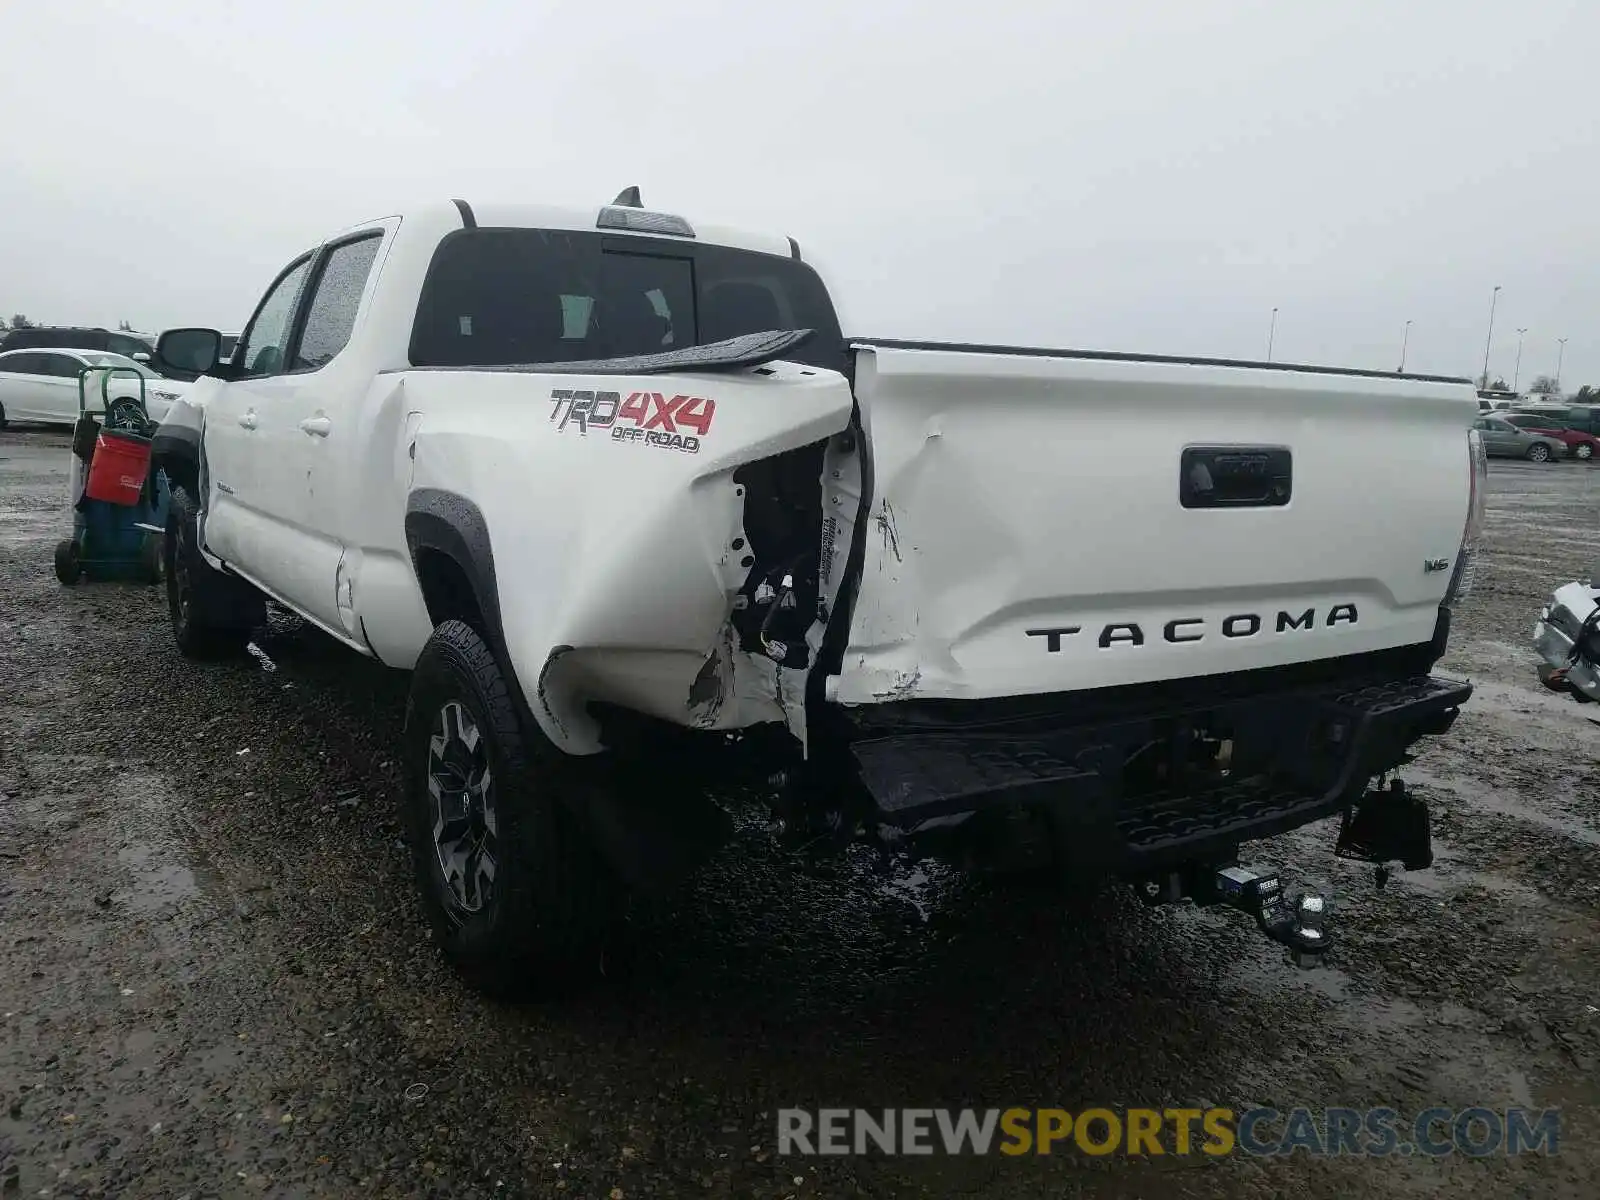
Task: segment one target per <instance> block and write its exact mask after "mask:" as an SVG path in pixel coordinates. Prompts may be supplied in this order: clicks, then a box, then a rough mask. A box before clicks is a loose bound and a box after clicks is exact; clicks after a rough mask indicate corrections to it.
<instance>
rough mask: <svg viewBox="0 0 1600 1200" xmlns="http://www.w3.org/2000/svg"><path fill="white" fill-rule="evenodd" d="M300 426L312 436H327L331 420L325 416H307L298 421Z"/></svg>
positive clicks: (331, 423)
mask: <svg viewBox="0 0 1600 1200" xmlns="http://www.w3.org/2000/svg"><path fill="white" fill-rule="evenodd" d="M300 428H301V429H303V430H305V431H306V432H307V433H309V434H311V435H312V436H313V437H327V436H328V431H329V430H330V429H332V428H333V422H332V421H330V420H328V418H327V417H307V418H306V419H305V420H304V421H301V422H300Z"/></svg>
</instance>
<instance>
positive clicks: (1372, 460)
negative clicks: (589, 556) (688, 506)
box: [829, 344, 1477, 704]
mask: <svg viewBox="0 0 1600 1200" xmlns="http://www.w3.org/2000/svg"><path fill="white" fill-rule="evenodd" d="M855 392H856V398H857V402H858V404H859V406H860V411H861V421H862V425H863V427H864V429H865V431H866V435H867V440H868V445H869V447H870V452H871V474H872V478H871V481H870V496H871V510H870V517H869V519H868V521H867V523H866V525H865V527H864V529H862V530H860V531H859V533H860V535H861V536H863V537H864V543H865V545H864V549H865V556H864V559H863V562H862V573H861V579H860V585H859V591H858V593H857V597H856V602H855V605H854V612H853V614H852V621H851V626H850V636H849V645H848V649H847V651H846V653H845V654H844V657H843V660H842V663H841V669H840V673H839V676H838V677H837V678H836V679H833V680H830V681H829V694H830V696H832V697H833V698H835V699H837V700H839V701H841V702H843V703H847V704H866V703H876V702H882V701H885V700H904V699H914V698H918V697H928V698H974V699H976V698H986V697H996V696H1007V695H1026V694H1034V693H1043V692H1057V691H1069V690H1079V689H1085V688H1097V687H1107V686H1114V685H1123V684H1132V683H1143V682H1153V681H1157V680H1164V679H1174V678H1181V677H1187V676H1195V675H1210V674H1218V673H1223V672H1232V671H1241V670H1249V669H1252V668H1259V667H1272V666H1281V665H1285V664H1290V663H1296V662H1304V661H1309V660H1313V659H1321V658H1331V657H1337V656H1344V655H1351V654H1359V653H1363V652H1366V651H1373V650H1380V649H1387V648H1390V647H1396V646H1405V645H1414V644H1418V643H1425V642H1428V641H1429V640H1430V639H1431V638H1432V637H1433V634H1434V627H1435V623H1436V621H1437V619H1438V610H1439V604H1440V602H1441V600H1442V599H1443V598H1444V595H1445V592H1446V589H1447V587H1448V585H1449V581H1450V577H1451V573H1452V570H1453V568H1454V565H1455V559H1456V555H1457V553H1458V551H1459V548H1460V542H1461V537H1462V532H1463V528H1464V525H1465V522H1466V519H1467V509H1468V504H1469V500H1470V488H1471V484H1470V480H1471V474H1470V472H1471V463H1470V454H1469V447H1468V429H1469V428H1470V426H1471V424H1472V421H1473V420H1474V418H1475V417H1476V415H1477V399H1476V396H1475V394H1474V392H1473V390H1472V387H1471V385H1470V384H1468V383H1466V382H1464V381H1449V380H1438V379H1419V378H1416V377H1399V376H1381V375H1373V376H1366V375H1360V374H1354V373H1338V372H1328V371H1316V370H1313V369H1297V368H1290V369H1283V368H1277V367H1263V366H1249V365H1229V364H1216V363H1198V362H1185V361H1181V360H1164V359H1161V360H1158V359H1139V358H1121V357H1103V358H1101V357H1074V356H1071V355H1069V354H1066V353H1062V354H1052V353H1035V352H1007V351H1001V350H988V349H954V348H952V349H938V348H925V347H908V346H904V345H899V346H886V345H882V344H878V345H858V346H857V347H856V372H855Z"/></svg>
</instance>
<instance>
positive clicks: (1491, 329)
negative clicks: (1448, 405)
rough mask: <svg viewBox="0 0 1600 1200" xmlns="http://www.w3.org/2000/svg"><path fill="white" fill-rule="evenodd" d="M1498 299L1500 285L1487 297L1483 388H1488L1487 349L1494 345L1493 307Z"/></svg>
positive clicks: (1495, 286)
mask: <svg viewBox="0 0 1600 1200" xmlns="http://www.w3.org/2000/svg"><path fill="white" fill-rule="evenodd" d="M1499 299H1500V285H1499V284H1498V283H1497V284H1495V285H1494V294H1493V295H1491V296H1490V297H1489V336H1488V338H1487V339H1486V340H1485V341H1484V343H1483V386H1484V387H1486V388H1487V387H1488V386H1489V347H1490V346H1493V345H1494V306H1495V302H1496V301H1497V300H1499Z"/></svg>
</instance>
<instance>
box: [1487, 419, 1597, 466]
mask: <svg viewBox="0 0 1600 1200" xmlns="http://www.w3.org/2000/svg"><path fill="white" fill-rule="evenodd" d="M1500 416H1501V417H1502V418H1503V419H1504V420H1507V421H1510V422H1511V424H1513V425H1515V426H1516V427H1517V428H1518V429H1526V430H1527V431H1528V432H1529V433H1540V434H1543V435H1544V436H1546V437H1553V438H1559V439H1560V440H1561V441H1563V442H1565V443H1566V447H1567V453H1568V454H1569V455H1571V456H1572V457H1573V458H1581V459H1583V460H1584V461H1586V462H1587V461H1588V460H1589V459H1591V458H1593V457H1594V455H1595V451H1596V450H1600V438H1597V437H1595V436H1594V434H1592V433H1584V432H1583V430H1581V429H1573V428H1572V427H1571V426H1569V425H1568V424H1567V423H1566V422H1565V421H1562V420H1561V419H1560V418H1558V417H1552V416H1551V415H1550V414H1549V413H1501V414H1500Z"/></svg>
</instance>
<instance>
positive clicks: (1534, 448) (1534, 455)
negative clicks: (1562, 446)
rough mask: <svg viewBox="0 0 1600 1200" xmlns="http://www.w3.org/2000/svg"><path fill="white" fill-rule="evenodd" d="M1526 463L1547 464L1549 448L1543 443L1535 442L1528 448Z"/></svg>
mask: <svg viewBox="0 0 1600 1200" xmlns="http://www.w3.org/2000/svg"><path fill="white" fill-rule="evenodd" d="M1528 461H1529V462H1536V463H1542V462H1549V461H1550V447H1549V446H1546V445H1545V444H1544V443H1543V442H1535V443H1534V444H1533V445H1531V446H1529V447H1528Z"/></svg>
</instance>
